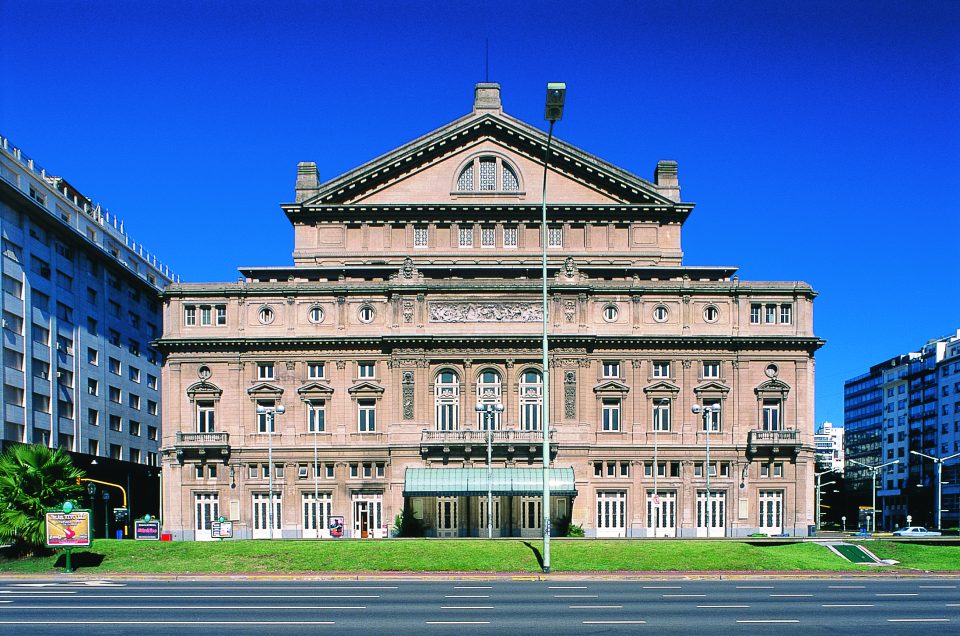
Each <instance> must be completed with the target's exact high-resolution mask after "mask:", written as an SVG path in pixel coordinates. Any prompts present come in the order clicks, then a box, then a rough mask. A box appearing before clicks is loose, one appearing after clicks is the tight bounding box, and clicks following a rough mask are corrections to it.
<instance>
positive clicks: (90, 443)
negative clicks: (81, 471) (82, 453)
mask: <svg viewBox="0 0 960 636" xmlns="http://www.w3.org/2000/svg"><path fill="white" fill-rule="evenodd" d="M87 454H88V455H99V454H100V442H99V441H98V440H95V439H88V440H87Z"/></svg>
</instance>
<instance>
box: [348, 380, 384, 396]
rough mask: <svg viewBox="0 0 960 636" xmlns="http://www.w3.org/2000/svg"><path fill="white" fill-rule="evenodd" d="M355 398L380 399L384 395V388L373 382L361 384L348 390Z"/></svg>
mask: <svg viewBox="0 0 960 636" xmlns="http://www.w3.org/2000/svg"><path fill="white" fill-rule="evenodd" d="M347 393H349V394H350V396H351V397H353V398H363V397H372V398H377V399H379V398H380V397H381V396H382V395H383V387H382V386H380V385H377V384H374V383H372V382H359V383H357V384H354V385H353V386H352V387H350V388H349V389H347Z"/></svg>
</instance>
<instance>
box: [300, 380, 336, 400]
mask: <svg viewBox="0 0 960 636" xmlns="http://www.w3.org/2000/svg"><path fill="white" fill-rule="evenodd" d="M297 395H299V396H300V399H301V400H316V399H321V400H326V399H330V398H331V397H333V389H332V388H330V387H329V386H327V385H326V384H320V383H319V382H311V383H310V384H304V385H303V386H302V387H300V388H299V389H297Z"/></svg>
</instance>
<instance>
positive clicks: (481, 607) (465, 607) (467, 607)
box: [440, 605, 494, 610]
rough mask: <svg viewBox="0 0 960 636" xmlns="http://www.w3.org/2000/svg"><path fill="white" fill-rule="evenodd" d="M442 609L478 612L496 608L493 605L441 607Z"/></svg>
mask: <svg viewBox="0 0 960 636" xmlns="http://www.w3.org/2000/svg"><path fill="white" fill-rule="evenodd" d="M440 609H452V610H477V609H494V607H493V605H441V606H440Z"/></svg>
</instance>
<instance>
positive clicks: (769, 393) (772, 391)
mask: <svg viewBox="0 0 960 636" xmlns="http://www.w3.org/2000/svg"><path fill="white" fill-rule="evenodd" d="M753 392H754V393H756V394H757V396H761V397H762V396H766V397H779V398H786V397H787V393H789V392H790V385H788V384H787V383H786V382H781V381H780V380H777V379H776V378H774V379H772V380H767V381H766V382H764V383H762V384H760V385H759V386H757V388H755V389H754V390H753Z"/></svg>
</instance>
